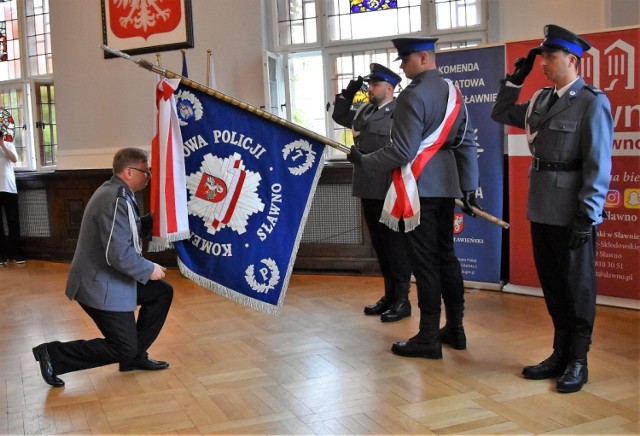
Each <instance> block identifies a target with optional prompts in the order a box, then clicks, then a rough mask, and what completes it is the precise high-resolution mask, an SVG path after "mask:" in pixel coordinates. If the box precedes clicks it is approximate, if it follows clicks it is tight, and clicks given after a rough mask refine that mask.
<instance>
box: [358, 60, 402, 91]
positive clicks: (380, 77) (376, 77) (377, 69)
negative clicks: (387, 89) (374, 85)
mask: <svg viewBox="0 0 640 436" xmlns="http://www.w3.org/2000/svg"><path fill="white" fill-rule="evenodd" d="M369 69H370V70H371V74H369V75H368V76H366V77H365V78H364V81H365V82H378V81H384V82H388V83H389V84H391V86H396V85H397V84H398V83H400V81H401V80H402V77H400V76H398V75H397V74H396V73H394V72H393V71H391V70H390V69H389V68H387V67H385V66H384V65H380V64H376V63H373V64H371V65H369Z"/></svg>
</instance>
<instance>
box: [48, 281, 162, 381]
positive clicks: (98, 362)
mask: <svg viewBox="0 0 640 436" xmlns="http://www.w3.org/2000/svg"><path fill="white" fill-rule="evenodd" d="M172 299H173V287H172V286H171V285H170V284H169V283H167V282H165V281H164V280H149V281H148V282H147V283H146V284H144V285H143V284H141V283H138V301H137V303H138V305H139V306H140V309H139V311H138V319H137V321H136V318H135V312H113V311H107V310H99V309H95V308H92V307H88V306H85V305H83V304H81V305H80V306H81V307H82V308H83V309H84V311H85V312H86V313H87V314H88V315H89V316H90V317H91V318H92V319H93V321H94V322H95V323H96V326H97V327H98V328H99V329H100V332H102V334H103V335H104V338H96V339H91V340H77V341H70V342H59V341H56V342H50V343H48V344H47V350H48V352H49V356H51V361H52V362H53V368H54V370H55V372H56V374H57V375H60V374H65V373H67V372H72V371H79V370H82V369H89V368H96V367H98V366H103V365H109V364H112V363H116V362H121V363H127V362H130V361H138V360H144V359H146V358H147V357H148V355H147V350H148V349H149V347H150V346H151V344H153V342H154V341H155V340H156V338H157V337H158V335H159V334H160V330H162V326H163V325H164V322H165V320H166V318H167V314H168V313H169V307H170V306H171V301H172Z"/></svg>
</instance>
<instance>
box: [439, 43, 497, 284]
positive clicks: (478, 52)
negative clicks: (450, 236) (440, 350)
mask: <svg viewBox="0 0 640 436" xmlns="http://www.w3.org/2000/svg"><path fill="white" fill-rule="evenodd" d="M503 65H504V47H503V46H496V47H485V48H476V49H468V50H460V51H455V52H444V53H442V52H441V53H438V68H439V69H440V71H441V72H442V73H443V75H444V77H446V78H448V79H451V80H452V81H453V82H454V83H455V84H456V85H457V86H458V88H460V91H461V92H462V95H463V97H464V100H465V103H466V105H467V110H468V111H469V115H470V120H471V123H472V125H473V130H474V132H475V134H476V142H477V144H478V165H479V168H480V185H479V189H478V192H477V198H478V204H480V206H481V207H482V208H483V209H484V210H485V211H486V212H488V213H490V214H491V215H494V216H496V217H498V218H500V219H502V214H503V188H504V186H503V156H504V135H503V131H504V130H503V127H502V126H501V125H499V124H497V123H495V122H493V121H492V120H491V109H492V107H493V104H494V102H495V97H496V92H497V84H498V81H499V80H500V79H502V78H503V77H504V69H503ZM503 231H504V230H503V229H502V227H500V226H497V225H495V224H492V223H490V222H488V221H486V220H483V219H480V218H478V217H476V218H472V217H470V216H469V215H465V214H464V213H463V212H462V211H461V210H460V208H456V216H455V220H454V240H455V250H456V255H457V256H458V258H459V259H460V264H461V266H462V274H463V277H464V280H465V281H467V282H479V283H483V284H485V285H483V287H485V288H486V287H487V286H486V284H493V285H495V287H496V288H498V287H499V284H500V279H501V277H500V264H501V247H502V232H503ZM488 287H489V288H490V287H491V286H488Z"/></svg>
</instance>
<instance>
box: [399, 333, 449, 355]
mask: <svg viewBox="0 0 640 436" xmlns="http://www.w3.org/2000/svg"><path fill="white" fill-rule="evenodd" d="M391 352H392V353H394V354H397V355H398V356H404V357H424V358H426V359H442V345H441V344H440V342H423V341H420V339H418V338H416V337H413V338H411V339H409V340H408V341H406V342H394V343H393V345H392V346H391Z"/></svg>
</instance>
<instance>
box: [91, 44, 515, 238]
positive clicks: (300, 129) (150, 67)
mask: <svg viewBox="0 0 640 436" xmlns="http://www.w3.org/2000/svg"><path fill="white" fill-rule="evenodd" d="M100 48H101V49H103V50H104V51H107V52H109V53H111V54H113V55H115V56H118V57H121V58H125V59H128V60H130V61H133V62H134V63H136V64H138V66H139V67H141V68H144V69H145V70H149V71H152V72H154V73H156V74H160V75H161V76H164V77H166V78H168V79H180V83H183V84H184V85H186V86H188V87H190V88H193V89H197V90H198V91H200V92H204V93H205V94H208V95H210V96H212V97H215V98H217V99H218V100H222V101H224V102H226V103H229V104H232V105H234V106H237V107H239V108H240V109H243V110H246V111H248V112H251V113H253V114H256V115H258V116H259V117H262V118H265V119H267V120H269V121H272V122H274V123H277V124H280V125H281V126H284V127H286V128H288V129H291V130H293V131H294V132H296V133H300V134H302V135H305V136H308V137H309V138H312V139H315V140H316V141H318V142H321V143H323V144H325V145H328V146H329V147H332V148H335V149H336V150H339V151H341V152H343V153H346V154H349V153H350V152H351V149H350V148H349V147H347V146H346V145H344V144H341V143H339V142H337V141H333V140H331V139H329V138H327V137H326V136H322V135H319V134H317V133H316V132H313V131H311V130H309V129H306V128H304V127H302V126H299V125H297V124H294V123H292V122H291V121H289V120H285V119H284V118H280V117H279V116H276V115H273V114H272V113H269V112H267V111H263V110H262V109H259V108H257V107H255V106H252V105H250V104H248V103H245V102H243V101H242V100H238V99H237V98H234V97H231V96H229V95H227V94H224V93H222V92H220V91H216V90H215V89H212V88H209V87H208V86H204V85H202V84H201V83H198V82H195V81H193V80H191V79H189V78H187V77H184V76H182V75H180V74H177V73H174V72H173V71H169V70H166V69H164V68H161V67H160V66H156V65H153V64H152V63H151V62H149V61H147V60H145V59H141V58H134V57H131V56H130V55H128V54H126V53H124V52H122V51H120V50H117V49H114V48H112V47H109V46H108V45H101V46H100ZM456 204H457V205H458V206H459V207H462V205H463V204H462V201H460V200H458V199H456ZM471 210H472V211H473V213H475V214H476V215H477V216H479V217H481V218H484V219H486V220H487V221H489V222H492V223H494V224H497V225H499V226H500V227H502V228H503V229H508V228H509V223H507V222H505V221H502V220H501V219H499V218H497V217H495V216H493V215H491V214H489V213H487V212H485V211H483V210H480V209H478V208H476V207H473V206H472V207H471Z"/></svg>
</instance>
